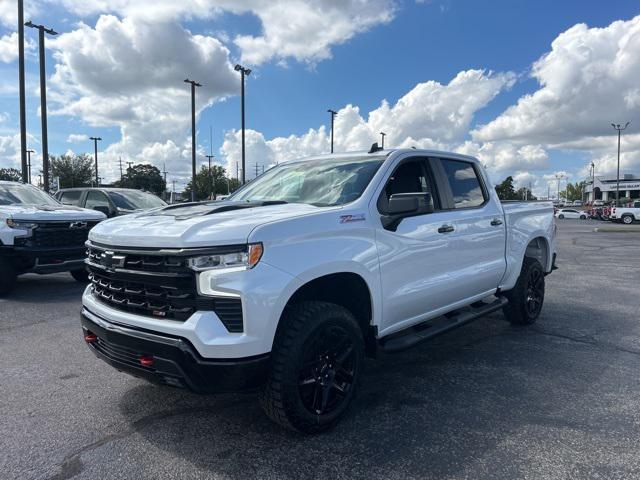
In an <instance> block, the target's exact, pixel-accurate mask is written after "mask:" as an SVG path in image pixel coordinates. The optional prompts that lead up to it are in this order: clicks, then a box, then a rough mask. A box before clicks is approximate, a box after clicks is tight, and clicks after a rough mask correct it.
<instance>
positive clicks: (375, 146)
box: [368, 142, 382, 153]
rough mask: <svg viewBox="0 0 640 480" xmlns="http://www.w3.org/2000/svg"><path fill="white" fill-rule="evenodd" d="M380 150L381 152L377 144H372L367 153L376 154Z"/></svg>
mask: <svg viewBox="0 0 640 480" xmlns="http://www.w3.org/2000/svg"><path fill="white" fill-rule="evenodd" d="M380 150H382V148H380V147H379V146H378V142H373V145H371V149H370V150H369V152H368V153H376V152H379V151H380Z"/></svg>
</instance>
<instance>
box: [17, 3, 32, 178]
mask: <svg viewBox="0 0 640 480" xmlns="http://www.w3.org/2000/svg"><path fill="white" fill-rule="evenodd" d="M23 4H24V1H23V0H18V77H19V83H20V165H21V166H22V181H23V182H25V183H26V182H27V180H28V181H29V183H31V178H30V176H28V175H27V168H28V167H27V113H26V107H25V105H26V100H25V96H26V95H25V81H24V5H23Z"/></svg>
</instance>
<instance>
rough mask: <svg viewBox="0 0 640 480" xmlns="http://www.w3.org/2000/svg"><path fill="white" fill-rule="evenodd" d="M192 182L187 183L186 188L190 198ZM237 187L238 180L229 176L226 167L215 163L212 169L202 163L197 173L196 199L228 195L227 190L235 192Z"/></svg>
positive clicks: (187, 195) (185, 191)
mask: <svg viewBox="0 0 640 480" xmlns="http://www.w3.org/2000/svg"><path fill="white" fill-rule="evenodd" d="M191 183H192V182H191V181H190V182H189V183H187V186H186V187H185V189H184V193H185V196H186V197H188V198H191V189H192V186H191ZM234 187H235V188H234ZM237 187H238V181H237V180H236V179H230V178H227V176H226V171H225V169H224V167H221V166H220V165H213V166H212V167H211V171H209V167H208V166H206V165H202V167H201V168H200V170H199V171H198V172H197V173H196V200H207V199H210V198H211V199H215V198H216V197H217V196H218V195H226V194H227V191H231V192H233V191H234V189H236V188H237Z"/></svg>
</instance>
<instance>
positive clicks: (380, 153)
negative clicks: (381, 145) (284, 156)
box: [281, 148, 480, 163]
mask: <svg viewBox="0 0 640 480" xmlns="http://www.w3.org/2000/svg"><path fill="white" fill-rule="evenodd" d="M392 153H411V154H414V155H417V156H425V157H446V158H459V159H460V160H466V161H471V162H474V163H480V161H479V160H478V159H477V158H475V157H472V156H470V155H464V154H461V153H455V152H446V151H444V150H431V149H422V148H389V149H387V148H385V149H384V150H377V151H375V152H372V153H369V152H368V151H366V150H359V151H353V152H344V153H326V154H321V155H311V156H308V157H302V158H296V159H292V160H287V161H286V163H289V162H307V161H313V160H328V159H331V158H336V159H339V158H351V157H367V156H369V157H371V158H384V157H388V156H389V155H391V154H392ZM281 163H285V162H281Z"/></svg>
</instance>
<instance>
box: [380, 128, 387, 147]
mask: <svg viewBox="0 0 640 480" xmlns="http://www.w3.org/2000/svg"><path fill="white" fill-rule="evenodd" d="M380 136H381V137H382V150H384V137H386V136H387V134H386V133H384V132H380Z"/></svg>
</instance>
